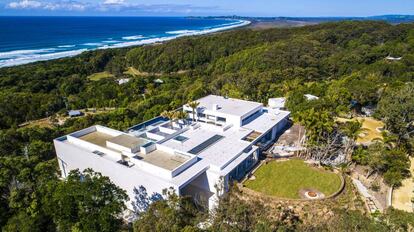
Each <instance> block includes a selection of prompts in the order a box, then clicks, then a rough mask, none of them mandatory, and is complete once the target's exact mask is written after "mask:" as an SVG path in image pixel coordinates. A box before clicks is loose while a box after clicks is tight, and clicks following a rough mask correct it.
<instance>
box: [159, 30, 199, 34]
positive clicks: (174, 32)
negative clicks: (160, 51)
mask: <svg viewBox="0 0 414 232" xmlns="http://www.w3.org/2000/svg"><path fill="white" fill-rule="evenodd" d="M194 32H197V30H177V31H167V32H165V33H167V34H172V35H180V34H189V33H194Z"/></svg>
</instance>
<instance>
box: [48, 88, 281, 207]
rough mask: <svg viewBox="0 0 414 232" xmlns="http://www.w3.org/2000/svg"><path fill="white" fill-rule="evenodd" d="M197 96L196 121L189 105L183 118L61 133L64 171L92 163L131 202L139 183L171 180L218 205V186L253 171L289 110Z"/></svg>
mask: <svg viewBox="0 0 414 232" xmlns="http://www.w3.org/2000/svg"><path fill="white" fill-rule="evenodd" d="M197 102H199V105H198V107H197V108H196V109H195V111H196V114H195V120H194V121H193V120H191V119H192V115H193V114H192V111H193V109H192V108H190V107H189V106H187V105H185V106H183V107H182V110H183V111H185V112H188V120H185V121H181V122H180V121H177V122H172V121H170V120H168V119H165V118H162V117H157V118H154V119H152V120H149V121H147V122H144V123H142V124H139V125H136V126H134V127H131V128H130V129H129V130H128V131H127V132H122V131H117V130H113V129H110V128H107V127H103V126H99V125H97V126H92V127H89V128H86V129H83V130H80V131H77V132H74V133H71V134H68V135H66V136H63V137H60V138H57V139H55V140H54V144H55V148H56V153H57V158H58V161H59V166H60V170H61V173H62V177H66V176H67V174H68V172H69V171H70V170H73V169H80V170H84V169H86V168H92V169H93V170H95V171H97V172H100V173H102V174H103V175H105V176H108V177H109V178H110V179H111V181H113V182H114V183H115V184H117V185H118V186H119V187H121V188H123V189H124V190H126V191H127V193H128V195H129V197H130V199H131V201H132V200H133V199H134V192H133V189H134V188H138V187H139V186H141V185H142V186H144V187H145V188H146V190H147V192H148V193H149V194H152V193H161V192H162V190H163V189H166V188H170V187H172V188H173V189H174V190H175V191H176V193H177V194H178V195H190V196H192V197H193V198H194V199H195V201H196V202H198V203H200V204H203V205H205V206H207V207H208V208H210V209H211V208H213V207H214V206H215V203H216V199H217V196H218V195H219V194H221V192H218V191H217V185H221V189H223V190H224V191H225V190H227V189H228V186H229V183H231V182H232V181H234V180H240V179H241V178H243V177H244V176H245V175H246V174H247V173H248V172H249V171H250V170H251V168H252V167H253V166H254V165H255V164H256V163H257V161H258V156H259V153H260V152H261V150H262V149H265V148H266V147H268V146H269V145H270V144H272V142H273V141H274V140H275V138H276V136H277V134H278V133H279V132H281V130H283V128H284V127H285V126H286V125H287V122H288V117H289V112H288V111H281V110H279V109H270V108H266V107H264V106H263V105H262V104H261V103H257V102H252V101H245V100H239V99H232V98H225V97H221V96H215V95H209V96H206V97H204V98H201V99H198V100H197ZM130 203H131V202H130ZM128 205H129V207H131V204H128Z"/></svg>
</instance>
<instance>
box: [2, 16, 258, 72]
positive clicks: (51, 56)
mask: <svg viewBox="0 0 414 232" xmlns="http://www.w3.org/2000/svg"><path fill="white" fill-rule="evenodd" d="M228 20H234V19H228ZM235 21H236V22H232V23H228V24H222V25H217V27H211V28H203V29H199V30H177V31H167V32H165V33H166V34H167V36H159V37H154V38H148V37H140V38H137V39H140V40H133V41H128V40H129V39H130V38H131V40H132V39H133V37H136V36H125V37H123V38H125V40H126V41H114V42H111V43H109V44H101V43H99V42H96V43H89V44H83V45H90V46H96V47H94V48H80V49H74V50H60V51H59V49H65V48H73V47H75V46H76V45H60V46H56V48H44V49H38V50H35V49H34V50H31V49H27V50H14V51H9V52H0V69H1V68H6V67H14V66H19V65H25V64H29V63H35V62H39V61H48V60H55V59H61V58H65V57H74V56H77V55H80V54H82V53H84V52H88V51H94V50H101V49H112V48H125V47H134V46H143V45H149V44H157V43H163V42H166V41H170V40H173V39H177V38H181V37H187V36H199V35H206V34H212V33H217V32H223V31H227V30H231V29H235V28H240V27H247V26H249V25H250V24H251V21H248V20H235ZM108 42H110V41H108ZM43 51H44V52H45V53H42V52H43ZM48 51H54V52H52V53H46V52H48ZM36 52H37V53H36ZM39 53H40V54H39ZM17 55H20V57H17V58H10V59H4V60H1V58H5V57H7V56H17Z"/></svg>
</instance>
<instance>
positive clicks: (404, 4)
mask: <svg viewBox="0 0 414 232" xmlns="http://www.w3.org/2000/svg"><path fill="white" fill-rule="evenodd" d="M384 14H414V0H175V1H174V0H0V15H107V16H109V15H118V16H127V15H136V16H187V15H194V16H197V15H200V16H206V15H242V16H372V15H384Z"/></svg>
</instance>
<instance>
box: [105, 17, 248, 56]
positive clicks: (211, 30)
mask: <svg viewBox="0 0 414 232" xmlns="http://www.w3.org/2000/svg"><path fill="white" fill-rule="evenodd" d="M250 23H251V22H250V21H247V20H239V21H237V23H234V24H229V25H227V26H222V27H217V28H209V29H204V30H198V31H197V30H191V32H190V30H185V31H186V32H187V33H185V34H175V35H174V36H167V37H157V38H152V39H143V40H139V41H130V42H122V43H117V44H112V45H104V46H101V47H98V49H108V48H121V47H130V46H139V45H144V44H152V43H160V42H165V41H168V40H172V39H176V38H179V37H184V36H192V35H203V34H208V33H214V32H219V31H224V30H229V29H232V28H236V27H241V26H246V25H249V24H250ZM180 31H181V32H183V31H184V30H180ZM175 32H178V31H175ZM170 34H171V31H170Z"/></svg>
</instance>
